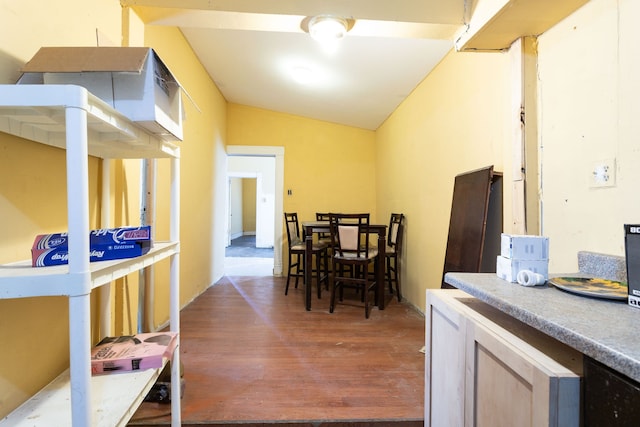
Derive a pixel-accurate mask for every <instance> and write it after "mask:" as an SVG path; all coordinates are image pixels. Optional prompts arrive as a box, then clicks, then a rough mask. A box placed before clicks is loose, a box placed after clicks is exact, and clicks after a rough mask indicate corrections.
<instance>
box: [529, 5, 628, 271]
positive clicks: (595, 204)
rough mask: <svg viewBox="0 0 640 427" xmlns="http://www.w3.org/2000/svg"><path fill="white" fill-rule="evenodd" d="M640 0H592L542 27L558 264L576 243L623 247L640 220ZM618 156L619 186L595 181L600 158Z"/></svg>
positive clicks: (543, 138) (545, 217)
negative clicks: (629, 228) (628, 226)
mask: <svg viewBox="0 0 640 427" xmlns="http://www.w3.org/2000/svg"><path fill="white" fill-rule="evenodd" d="M638 16H640V2H639V1H636V0H592V1H590V2H589V3H587V4H586V5H585V6H583V7H582V8H581V9H579V10H578V11H577V12H576V13H574V14H573V15H571V16H570V17H569V18H567V19H566V20H564V21H563V22H561V23H560V24H558V25H556V26H555V27H554V28H552V29H551V30H549V31H547V32H546V33H545V34H543V35H542V36H540V37H539V40H538V41H539V46H538V47H539V70H538V72H539V96H540V97H539V103H540V110H539V111H540V117H539V120H540V122H539V123H540V150H541V151H540V152H541V157H540V158H541V163H542V167H541V170H542V227H543V228H542V232H543V233H544V234H545V235H547V236H549V237H550V245H551V248H550V252H551V253H550V256H551V260H550V266H549V268H550V271H551V272H573V271H577V252H578V251H580V250H588V251H593V252H600V253H606V254H613V255H624V233H623V224H625V223H640V197H639V196H638V184H639V183H640V119H638V117H637V116H638V114H640V77H639V76H640V43H639V41H640V27H639V26H638V25H637V24H636V21H637V19H638ZM610 158H611V159H615V161H616V170H615V174H616V177H615V186H613V187H606V188H592V187H591V186H590V176H591V173H592V164H593V162H595V161H599V160H602V159H610Z"/></svg>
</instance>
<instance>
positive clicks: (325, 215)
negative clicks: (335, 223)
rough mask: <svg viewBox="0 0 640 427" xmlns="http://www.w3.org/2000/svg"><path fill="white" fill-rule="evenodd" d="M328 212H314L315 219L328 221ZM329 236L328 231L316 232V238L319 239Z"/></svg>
mask: <svg viewBox="0 0 640 427" xmlns="http://www.w3.org/2000/svg"><path fill="white" fill-rule="evenodd" d="M329 219H330V218H329V214H328V213H320V212H316V221H329ZM330 237H331V234H329V233H318V238H319V239H328V238H330Z"/></svg>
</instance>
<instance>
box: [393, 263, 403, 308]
mask: <svg viewBox="0 0 640 427" xmlns="http://www.w3.org/2000/svg"><path fill="white" fill-rule="evenodd" d="M394 272H395V278H396V294H397V296H398V302H402V292H401V291H400V289H401V288H400V268H399V266H398V258H396V260H395V263H394Z"/></svg>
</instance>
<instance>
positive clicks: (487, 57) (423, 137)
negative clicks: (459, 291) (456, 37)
mask: <svg viewBox="0 0 640 427" xmlns="http://www.w3.org/2000/svg"><path fill="white" fill-rule="evenodd" d="M509 72H510V68H509V57H508V55H507V54H501V53H487V54H482V53H457V52H451V53H449V54H448V55H447V56H446V57H445V58H444V59H443V61H442V62H441V63H440V64H439V65H438V66H437V67H436V69H435V70H434V71H433V72H432V73H431V74H430V75H429V76H428V77H427V78H426V79H425V80H424V81H423V82H422V83H421V84H420V85H419V86H418V87H417V88H416V89H415V91H414V92H413V93H412V94H411V95H410V96H409V97H408V98H407V99H406V100H405V101H404V102H403V103H402V104H401V105H400V106H399V107H398V109H397V110H396V111H395V112H394V113H393V114H392V115H391V116H390V117H389V118H388V119H387V120H386V122H385V123H384V124H383V125H382V126H381V127H380V128H379V129H378V130H377V132H376V151H377V163H376V176H377V195H376V196H377V206H378V208H377V210H378V215H379V217H380V218H389V215H390V214H391V213H392V212H400V213H404V214H405V216H406V219H405V221H406V222H405V235H404V248H403V251H404V254H403V257H402V258H403V259H402V261H401V265H402V267H401V272H402V280H403V296H405V297H406V298H407V299H408V300H409V302H411V303H412V304H414V305H416V306H417V307H420V308H421V309H424V303H425V290H426V289H427V288H439V287H440V284H441V280H442V269H443V266H444V254H445V249H446V244H447V234H448V230H449V215H450V211H451V201H452V195H453V181H454V178H455V176H456V175H458V174H460V173H463V172H467V171H470V170H474V169H478V168H481V167H485V166H490V165H493V166H494V170H496V171H501V172H502V171H504V169H505V168H504V164H503V163H504V155H505V153H504V150H505V149H504V146H505V144H507V141H508V135H509V133H508V127H507V120H506V119H505V117H507V116H508V111H509V105H510V104H509V103H510V84H511V83H510V76H509ZM507 150H509V149H507ZM505 172H508V171H505ZM505 193H506V194H505V205H506V206H508V202H507V201H508V200H510V194H509V192H508V189H507V188H505ZM387 221H388V219H387ZM505 223H508V221H505Z"/></svg>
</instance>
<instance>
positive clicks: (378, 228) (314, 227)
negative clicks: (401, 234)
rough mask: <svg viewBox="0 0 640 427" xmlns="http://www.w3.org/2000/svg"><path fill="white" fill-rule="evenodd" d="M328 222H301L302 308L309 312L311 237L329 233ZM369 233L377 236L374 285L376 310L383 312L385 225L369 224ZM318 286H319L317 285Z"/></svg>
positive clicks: (311, 276)
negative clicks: (302, 258) (303, 249)
mask: <svg viewBox="0 0 640 427" xmlns="http://www.w3.org/2000/svg"><path fill="white" fill-rule="evenodd" d="M329 232H330V230H329V221H302V235H303V238H304V243H305V257H304V260H305V265H304V306H305V309H306V310H307V311H310V310H311V280H312V278H313V274H312V273H313V271H312V269H313V262H312V259H311V258H312V256H313V255H312V248H313V235H314V234H317V233H329ZM369 233H371V234H377V235H378V256H377V257H376V268H375V271H376V284H377V287H378V289H377V292H376V294H377V301H376V305H377V306H378V309H380V310H384V283H385V250H386V247H387V225H385V224H369ZM318 286H320V284H318Z"/></svg>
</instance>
